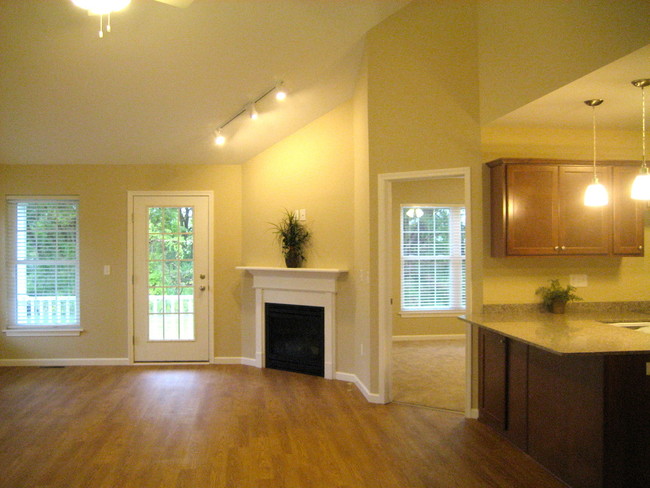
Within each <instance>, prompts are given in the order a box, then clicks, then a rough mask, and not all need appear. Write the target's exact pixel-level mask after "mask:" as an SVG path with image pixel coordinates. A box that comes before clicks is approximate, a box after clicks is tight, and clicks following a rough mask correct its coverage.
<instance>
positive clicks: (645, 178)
mask: <svg viewBox="0 0 650 488" xmlns="http://www.w3.org/2000/svg"><path fill="white" fill-rule="evenodd" d="M632 198H634V199H635V200H650V174H648V173H647V171H646V172H645V173H641V174H640V175H638V176H637V177H636V178H635V179H634V183H632Z"/></svg>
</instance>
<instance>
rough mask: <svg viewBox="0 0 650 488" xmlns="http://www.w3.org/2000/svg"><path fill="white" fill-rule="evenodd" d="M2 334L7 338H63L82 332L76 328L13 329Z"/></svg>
mask: <svg viewBox="0 0 650 488" xmlns="http://www.w3.org/2000/svg"><path fill="white" fill-rule="evenodd" d="M2 332H4V333H5V335H7V336H9V337H57V336H59V337H64V336H79V335H81V333H82V332H83V329H82V328H78V327H38V328H34V327H29V328H28V327H13V328H10V329H4V330H3V331H2Z"/></svg>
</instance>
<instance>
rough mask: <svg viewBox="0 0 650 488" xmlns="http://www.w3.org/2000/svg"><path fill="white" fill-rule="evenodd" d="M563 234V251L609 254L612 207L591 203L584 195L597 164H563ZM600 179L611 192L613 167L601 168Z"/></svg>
mask: <svg viewBox="0 0 650 488" xmlns="http://www.w3.org/2000/svg"><path fill="white" fill-rule="evenodd" d="M559 172H560V174H559V195H560V198H559V212H560V218H559V224H560V229H559V235H560V239H559V241H558V245H559V252H560V254H580V255H598V254H605V255H606V254H609V253H610V251H611V239H610V235H611V234H610V231H609V229H610V226H611V221H610V215H611V213H610V210H609V207H608V206H607V205H605V206H603V207H587V206H586V205H585V204H584V195H585V190H586V189H587V186H589V184H590V183H591V182H592V180H593V168H590V167H588V166H559ZM597 175H598V180H599V182H600V183H602V184H603V185H604V186H605V188H607V190H608V191H609V192H610V193H611V191H612V190H611V188H612V185H611V176H610V175H611V168H609V167H606V168H603V167H601V168H598V171H597Z"/></svg>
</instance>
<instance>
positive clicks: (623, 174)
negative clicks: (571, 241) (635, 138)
mask: <svg viewBox="0 0 650 488" xmlns="http://www.w3.org/2000/svg"><path fill="white" fill-rule="evenodd" d="M638 174H639V168H638V167H636V166H615V167H614V168H613V175H612V176H613V185H612V187H613V189H612V198H611V202H612V218H613V222H612V224H613V229H614V230H613V236H612V237H613V239H612V240H613V251H612V252H613V254H616V255H625V256H643V251H644V243H643V207H644V202H639V201H637V200H633V199H632V198H630V194H631V192H632V182H633V181H634V178H635V177H636V175H638Z"/></svg>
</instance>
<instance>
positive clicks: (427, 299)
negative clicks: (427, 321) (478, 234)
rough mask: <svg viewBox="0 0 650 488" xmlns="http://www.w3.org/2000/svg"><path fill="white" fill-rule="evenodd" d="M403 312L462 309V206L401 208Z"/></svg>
mask: <svg viewBox="0 0 650 488" xmlns="http://www.w3.org/2000/svg"><path fill="white" fill-rule="evenodd" d="M401 221H402V227H401V229H402V230H401V235H402V245H401V263H402V297H401V298H402V311H403V312H420V313H422V312H427V313H429V312H456V311H463V310H464V309H465V208H464V207H462V206H458V205H408V206H407V205H403V206H402V208H401Z"/></svg>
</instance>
